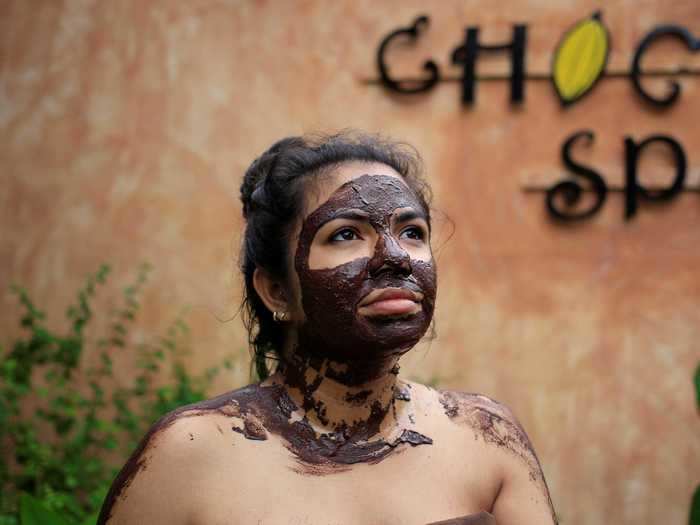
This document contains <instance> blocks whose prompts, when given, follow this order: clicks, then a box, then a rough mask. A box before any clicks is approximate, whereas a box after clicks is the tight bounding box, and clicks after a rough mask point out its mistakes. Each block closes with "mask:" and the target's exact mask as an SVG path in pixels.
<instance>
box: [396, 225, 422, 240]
mask: <svg viewBox="0 0 700 525" xmlns="http://www.w3.org/2000/svg"><path fill="white" fill-rule="evenodd" d="M399 237H400V238H403V239H413V240H416V241H422V240H424V239H425V232H424V231H423V229H422V228H419V227H418V226H410V227H408V228H406V229H405V230H403V231H402V232H401V235H400V236H399Z"/></svg>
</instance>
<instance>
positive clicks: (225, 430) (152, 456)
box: [98, 385, 262, 524]
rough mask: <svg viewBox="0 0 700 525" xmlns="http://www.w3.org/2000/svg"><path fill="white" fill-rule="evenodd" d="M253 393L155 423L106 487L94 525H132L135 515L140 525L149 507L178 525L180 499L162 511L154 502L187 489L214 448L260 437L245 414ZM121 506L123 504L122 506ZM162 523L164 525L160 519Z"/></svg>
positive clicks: (208, 402)
mask: <svg viewBox="0 0 700 525" xmlns="http://www.w3.org/2000/svg"><path fill="white" fill-rule="evenodd" d="M258 388H259V387H258V386H257V385H250V386H248V387H244V388H241V389H238V390H234V391H231V392H227V393H226V394H223V395H221V396H218V397H215V398H213V399H209V400H206V401H202V402H199V403H194V404H191V405H187V406H183V407H180V408H178V409H176V410H174V411H172V412H170V413H169V414H166V415H165V416H163V417H162V418H160V419H159V420H158V421H157V422H156V423H155V424H154V425H153V426H152V427H151V428H150V429H149V431H148V432H147V433H146V435H145V436H144V437H143V439H142V440H141V442H140V444H139V446H138V447H137V448H136V450H135V451H134V452H133V453H132V455H131V457H130V458H129V459H128V460H127V462H126V464H125V465H124V466H123V467H122V469H121V471H120V472H119V474H118V475H117V477H116V478H115V480H114V482H113V483H112V486H111V488H110V490H109V492H108V494H107V497H106V498H105V501H104V503H103V506H102V511H101V513H100V518H99V520H98V524H103V523H107V522H108V521H109V523H129V522H133V515H132V513H133V512H135V511H138V512H139V521H142V518H143V517H144V516H146V515H149V513H150V511H151V507H156V508H158V512H160V513H163V511H164V509H170V510H171V511H172V513H174V514H177V515H178V516H181V517H182V518H180V519H182V520H184V519H185V518H184V517H185V516H186V515H187V512H186V509H184V508H182V506H183V505H185V504H186V503H187V502H186V500H184V499H182V498H180V499H177V500H175V503H174V504H173V503H172V502H171V503H170V504H167V505H164V506H163V505H161V504H160V502H159V498H160V497H165V496H166V495H167V494H187V493H188V490H187V488H186V486H187V483H188V482H191V481H192V480H193V479H195V478H196V477H197V476H198V475H199V474H200V473H204V472H206V471H207V469H209V468H210V467H211V465H209V463H211V462H212V461H215V458H214V457H213V456H215V455H212V454H211V450H212V446H214V445H215V444H216V443H217V442H220V441H222V440H224V439H225V440H227V441H231V440H232V439H236V436H237V435H238V434H245V433H246V432H247V433H255V432H258V431H262V430H259V425H256V419H255V416H249V415H248V414H247V411H246V409H245V400H246V399H247V398H249V397H250V396H254V395H255V392H256V391H257V389H258ZM260 428H261V427H260ZM231 430H234V431H236V432H231ZM232 435H233V436H232ZM239 437H241V438H242V437H243V436H239ZM246 437H249V436H246ZM180 485H182V486H180ZM159 495H160V496H159ZM127 500H128V504H124V503H126V502H127ZM178 505H180V507H178ZM163 518H164V519H163V521H164V522H165V521H166V520H165V516H163ZM159 522H160V520H157V521H149V523H159ZM177 522H178V521H175V522H173V521H169V523H177Z"/></svg>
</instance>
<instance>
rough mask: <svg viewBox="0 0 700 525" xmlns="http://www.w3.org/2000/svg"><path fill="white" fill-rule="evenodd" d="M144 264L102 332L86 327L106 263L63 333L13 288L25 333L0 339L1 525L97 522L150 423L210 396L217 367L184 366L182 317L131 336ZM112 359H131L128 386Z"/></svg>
mask: <svg viewBox="0 0 700 525" xmlns="http://www.w3.org/2000/svg"><path fill="white" fill-rule="evenodd" d="M149 272H150V267H149V266H148V265H143V266H142V267H141V268H140V269H139V271H138V275H137V277H136V279H135V281H134V282H133V283H132V284H131V285H130V286H127V287H126V288H124V289H123V292H122V304H121V306H120V307H118V308H116V309H113V310H112V311H111V312H110V313H109V314H108V317H107V320H108V325H109V328H108V330H107V332H108V333H107V335H106V336H104V337H88V336H87V335H86V328H87V327H88V325H90V326H92V325H91V323H92V322H93V321H94V320H95V318H96V314H97V312H95V311H93V308H92V307H93V301H94V298H95V293H96V290H97V288H98V287H100V286H103V285H104V284H105V283H106V280H107V277H108V275H109V273H110V269H109V267H108V266H106V265H103V266H102V267H100V269H99V270H98V271H97V272H96V273H95V274H94V275H91V276H89V278H88V279H87V282H86V284H85V286H84V287H83V288H82V289H80V290H79V292H78V297H77V302H76V303H75V304H74V305H72V306H70V307H69V308H68V310H67V312H66V317H67V320H68V325H69V327H68V330H67V331H66V332H65V333H59V332H58V331H55V330H52V329H50V328H48V326H47V324H46V315H45V313H44V312H42V311H41V310H40V309H39V308H37V306H36V305H35V303H34V302H33V301H32V300H31V299H30V297H29V294H28V293H27V292H26V290H24V289H23V288H21V287H18V286H15V287H13V291H14V293H15V294H16V295H17V297H18V298H19V302H20V305H21V307H22V309H23V314H22V316H21V319H20V325H21V327H22V335H21V336H20V337H18V338H17V339H16V340H15V341H14V342H13V343H12V344H11V346H10V347H9V348H8V350H7V351H6V350H5V349H3V348H2V347H0V447H1V448H0V525H18V524H21V525H31V524H35V523H42V524H48V525H50V524H66V525H70V524H81V525H82V524H86V525H87V524H88V523H94V522H95V521H96V517H97V512H98V511H99V508H100V506H101V504H102V500H103V499H104V497H105V495H106V493H107V490H108V488H109V485H110V484H111V482H112V479H113V478H114V476H115V475H116V473H117V471H118V468H119V467H120V466H121V465H122V464H123V463H124V461H125V459H126V457H127V456H128V454H129V453H130V452H131V451H132V450H133V449H134V448H135V446H136V445H137V442H138V440H139V439H140V438H141V436H143V435H144V433H145V432H146V430H147V429H148V427H149V426H150V425H151V424H152V423H153V422H154V421H155V420H156V419H158V418H159V417H160V416H162V415H163V414H165V413H166V412H169V411H170V410H172V409H174V408H176V407H178V406H181V405H184V404H188V403H192V402H195V401H199V400H202V399H205V398H206V390H207V386H208V385H209V384H210V382H211V380H212V379H213V378H214V376H215V375H216V374H217V373H218V371H219V367H214V368H211V369H209V370H207V371H206V372H205V373H204V374H202V375H199V376H194V375H191V374H190V373H189V372H188V371H187V369H186V368H185V367H184V365H183V362H182V358H183V355H184V353H185V352H184V349H183V348H182V346H183V345H182V340H183V337H184V336H185V335H186V334H187V331H188V329H187V325H186V324H185V322H184V321H183V319H182V318H181V317H180V318H178V319H176V320H175V322H174V323H173V324H172V326H171V327H170V328H169V329H168V330H167V333H166V334H165V335H164V336H162V337H157V338H155V341H154V342H148V343H139V344H135V343H133V342H132V341H131V338H130V337H129V334H130V332H129V329H130V327H131V326H132V325H133V323H134V321H135V320H136V317H137V314H138V312H139V309H140V297H141V293H142V291H143V287H144V285H145V283H146V281H147V278H148V274H149ZM97 324H99V323H97ZM117 360H125V362H126V363H127V364H128V362H129V360H131V361H133V362H132V363H131V365H130V366H131V367H132V368H133V367H135V369H136V374H134V375H133V376H131V377H133V381H132V382H131V383H130V384H128V385H127V386H123V385H120V384H119V383H118V382H117V379H116V378H115V376H114V374H113V365H114V363H115V361H117ZM93 362H97V364H86V363H93ZM224 366H226V367H227V368H230V367H231V361H230V360H227V361H225V362H224Z"/></svg>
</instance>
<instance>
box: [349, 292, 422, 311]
mask: <svg viewBox="0 0 700 525" xmlns="http://www.w3.org/2000/svg"><path fill="white" fill-rule="evenodd" d="M422 300H423V294H421V293H418V292H414V291H412V290H408V289H406V288H381V289H378V290H372V291H371V292H370V293H368V294H367V295H366V296H365V297H364V298H363V299H362V301H360V303H359V304H358V306H357V310H358V313H360V314H361V315H364V316H367V317H384V316H401V317H403V316H407V315H413V314H416V313H418V312H420V311H421V308H422V307H421V304H420V302H421V301H422Z"/></svg>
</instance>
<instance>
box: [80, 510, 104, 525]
mask: <svg viewBox="0 0 700 525" xmlns="http://www.w3.org/2000/svg"><path fill="white" fill-rule="evenodd" d="M99 517H100V513H99V512H95V514H92V515H90V516H88V517H87V518H85V519H84V520H83V521H81V522H80V525H95V524H96V523H97V518H99Z"/></svg>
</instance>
